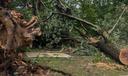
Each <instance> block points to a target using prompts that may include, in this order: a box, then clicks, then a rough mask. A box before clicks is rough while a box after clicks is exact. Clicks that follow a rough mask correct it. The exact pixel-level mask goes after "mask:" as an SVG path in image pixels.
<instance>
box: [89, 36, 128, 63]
mask: <svg viewBox="0 0 128 76" xmlns="http://www.w3.org/2000/svg"><path fill="white" fill-rule="evenodd" d="M89 44H91V45H93V46H95V47H96V48H98V49H99V50H100V51H102V52H104V53H105V54H107V55H109V56H111V57H112V58H114V59H115V60H117V61H119V62H121V63H122V64H125V65H128V49H126V48H125V49H121V50H120V49H119V48H117V47H115V46H114V45H113V44H112V43H110V42H107V41H106V40H105V39H104V38H100V39H97V38H95V37H93V38H90V43H89Z"/></svg>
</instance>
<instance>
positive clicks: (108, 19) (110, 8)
mask: <svg viewBox="0 0 128 76" xmlns="http://www.w3.org/2000/svg"><path fill="white" fill-rule="evenodd" d="M58 1H59V0H37V1H35V0H15V1H14V2H13V3H11V4H10V6H11V8H15V9H17V10H18V11H21V12H22V13H24V15H25V16H24V17H26V18H28V19H29V18H30V17H31V16H32V15H37V16H38V17H39V22H38V24H37V26H39V27H40V28H41V29H42V31H43V35H42V36H40V37H38V38H36V40H35V41H34V42H33V47H34V48H44V47H46V48H52V49H55V48H64V47H73V48H76V50H77V51H81V52H82V54H83V53H86V55H92V54H93V52H95V50H96V49H95V48H94V47H92V46H90V45H88V44H87V42H88V41H87V40H85V39H83V38H81V36H80V34H79V33H78V32H77V31H76V30H75V28H78V29H79V30H81V31H83V32H84V34H85V35H86V36H89V37H90V36H94V35H95V34H96V35H97V33H96V32H95V31H94V30H93V29H92V28H86V29H83V27H81V26H80V25H81V22H79V21H77V20H73V19H71V18H68V17H65V16H62V15H59V14H54V15H52V13H57V12H60V11H58V9H57V5H58ZM61 2H62V5H63V6H64V8H66V9H69V10H68V12H69V13H71V14H72V16H74V17H77V18H81V19H83V20H87V21H89V22H91V23H93V24H96V25H97V26H99V27H100V28H101V30H100V32H104V31H105V32H108V31H110V30H111V29H112V28H113V26H114V25H115V24H116V27H115V28H114V30H113V31H112V33H111V34H110V35H109V39H110V40H111V41H112V42H113V43H114V44H116V46H118V47H126V45H127V42H128V40H127V37H128V34H127V33H128V30H127V28H128V27H127V25H128V11H127V10H125V11H124V13H123V14H122V11H123V10H124V9H125V8H126V7H128V6H127V3H128V1H127V0H61ZM121 14H122V16H121V17H120V18H119V16H120V15H121ZM118 20H119V22H117V21H118ZM85 49H86V50H85ZM90 50H92V52H90Z"/></svg>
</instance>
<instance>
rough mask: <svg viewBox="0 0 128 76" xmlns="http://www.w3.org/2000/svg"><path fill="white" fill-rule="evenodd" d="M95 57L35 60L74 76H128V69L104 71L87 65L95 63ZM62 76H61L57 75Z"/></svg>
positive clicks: (43, 58)
mask: <svg viewBox="0 0 128 76" xmlns="http://www.w3.org/2000/svg"><path fill="white" fill-rule="evenodd" d="M94 59H95V58H93V57H86V56H85V57H72V58H49V57H42V58H36V59H35V58H33V61H36V62H38V63H39V64H40V65H44V66H46V65H47V66H49V67H52V68H54V69H57V70H62V71H64V72H67V73H71V74H72V76H128V70H127V69H111V70H110V69H102V68H97V67H95V66H88V65H87V64H89V63H93V62H94ZM55 76H60V75H55Z"/></svg>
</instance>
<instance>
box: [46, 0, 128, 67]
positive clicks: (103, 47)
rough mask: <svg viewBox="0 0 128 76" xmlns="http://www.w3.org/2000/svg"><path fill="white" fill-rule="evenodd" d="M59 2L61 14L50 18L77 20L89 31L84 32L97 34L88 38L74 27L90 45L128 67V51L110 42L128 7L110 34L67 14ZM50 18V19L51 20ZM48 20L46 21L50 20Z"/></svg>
mask: <svg viewBox="0 0 128 76" xmlns="http://www.w3.org/2000/svg"><path fill="white" fill-rule="evenodd" d="M57 1H58V2H57V3H58V5H60V6H58V7H59V9H58V8H56V9H57V10H58V11H59V12H57V13H53V14H52V15H51V16H49V18H50V17H52V16H53V15H55V14H58V15H62V16H65V17H67V18H69V19H72V20H77V21H79V22H80V24H81V28H82V29H83V30H84V29H85V28H86V29H87V30H84V31H85V32H88V31H90V30H91V31H94V32H95V33H96V34H95V35H92V33H89V35H90V36H88V35H87V34H86V35H85V34H84V33H83V32H81V30H80V27H76V26H74V29H75V30H76V31H78V33H79V34H80V35H81V36H82V37H83V38H84V39H86V40H88V44H90V45H92V46H94V47H96V48H98V49H99V50H100V51H102V52H104V53H105V54H107V55H109V56H111V57H112V58H114V59H115V60H117V61H119V62H121V63H122V64H125V65H128V49H126V48H125V49H119V48H117V47H116V46H115V45H114V44H112V43H111V41H109V35H110V34H111V33H112V32H113V30H114V29H115V27H116V26H117V24H118V22H119V20H120V18H121V17H122V15H123V14H124V12H125V11H126V9H127V6H125V7H124V10H123V11H122V13H121V15H120V16H119V19H118V20H117V22H116V23H115V25H114V26H113V27H112V29H110V30H109V31H108V32H107V31H101V30H102V29H101V28H100V27H99V26H98V25H95V24H93V23H91V22H88V21H86V20H83V19H80V18H77V17H74V16H72V13H70V14H69V13H67V12H66V11H67V10H66V9H67V8H65V7H64V4H62V2H61V0H57ZM62 10H63V11H62ZM49 18H48V19H49ZM48 19H46V20H48ZM46 20H44V21H46Z"/></svg>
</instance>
